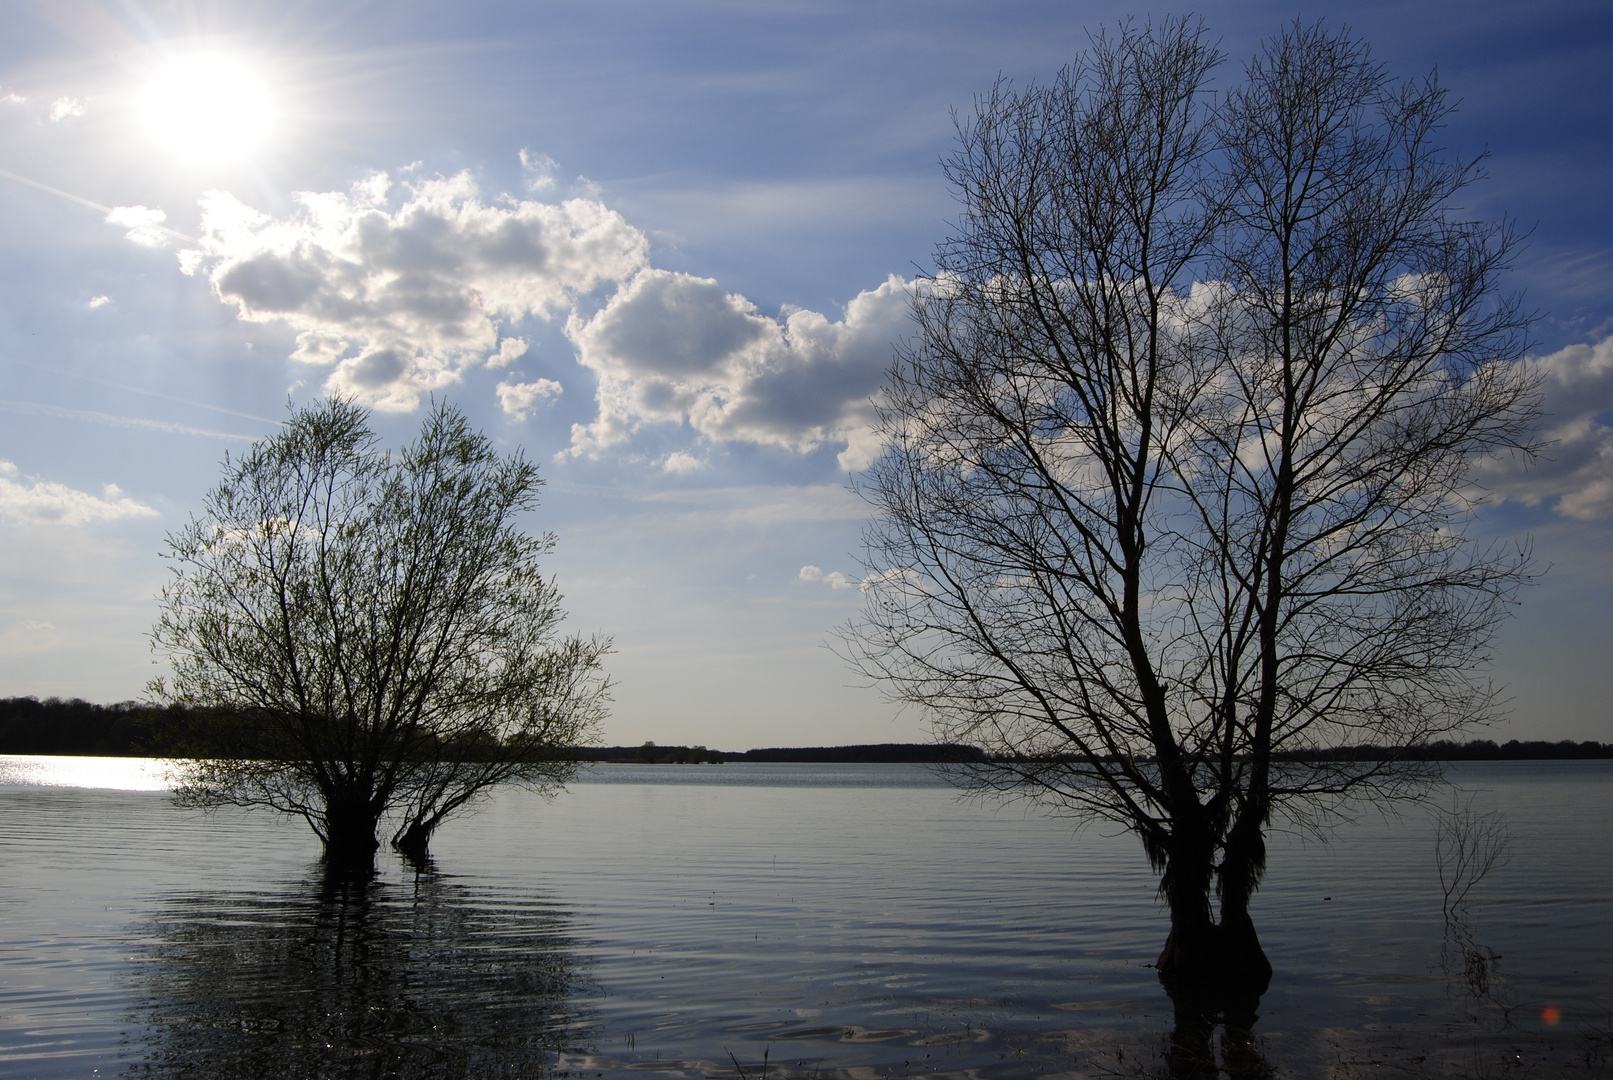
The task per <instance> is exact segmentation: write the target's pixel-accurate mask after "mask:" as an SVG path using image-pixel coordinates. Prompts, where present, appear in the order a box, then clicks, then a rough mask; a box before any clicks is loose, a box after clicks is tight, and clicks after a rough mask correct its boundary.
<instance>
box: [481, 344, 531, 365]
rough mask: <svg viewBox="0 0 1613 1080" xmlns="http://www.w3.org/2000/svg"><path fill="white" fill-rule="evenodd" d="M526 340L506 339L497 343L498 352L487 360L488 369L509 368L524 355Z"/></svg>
mask: <svg viewBox="0 0 1613 1080" xmlns="http://www.w3.org/2000/svg"><path fill="white" fill-rule="evenodd" d="M526 350H527V342H526V338H518V337H507V338H504V339H503V340H502V341H500V342H499V343H498V352H496V353H494V354H493V355H491V356H489V357H488V358H487V366H488V367H490V368H501V367H509V366H510V365H511V364H513V363H515V362H516V361H517V360H519V359H521V357H523V356H525V355H526Z"/></svg>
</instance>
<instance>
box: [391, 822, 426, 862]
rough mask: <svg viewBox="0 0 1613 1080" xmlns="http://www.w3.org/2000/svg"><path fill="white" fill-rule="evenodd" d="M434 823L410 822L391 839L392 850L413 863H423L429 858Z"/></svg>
mask: <svg viewBox="0 0 1613 1080" xmlns="http://www.w3.org/2000/svg"><path fill="white" fill-rule="evenodd" d="M436 824H437V823H436V822H434V821H432V822H425V821H411V822H409V824H408V825H406V826H404V827H403V828H402V829H399V830H398V834H397V835H396V836H394V837H393V838H392V848H393V850H394V851H396V852H398V854H400V855H402V856H403V857H404V858H406V859H408V860H409V861H410V862H413V863H423V862H425V861H426V859H427V858H428V857H429V856H430V854H431V853H430V851H429V847H430V844H431V834H432V832H433V831H434V830H435V828H436Z"/></svg>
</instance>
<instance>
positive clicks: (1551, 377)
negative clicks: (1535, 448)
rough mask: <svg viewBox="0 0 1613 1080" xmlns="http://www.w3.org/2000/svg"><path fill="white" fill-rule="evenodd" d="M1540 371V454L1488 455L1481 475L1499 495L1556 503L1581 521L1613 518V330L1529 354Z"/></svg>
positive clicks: (1563, 512)
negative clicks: (1599, 337) (1526, 457)
mask: <svg viewBox="0 0 1613 1080" xmlns="http://www.w3.org/2000/svg"><path fill="white" fill-rule="evenodd" d="M1526 362H1527V363H1530V364H1532V365H1534V366H1535V368H1536V370H1537V371H1538V372H1539V373H1540V375H1541V377H1542V383H1543V385H1542V389H1543V391H1544V397H1543V401H1542V406H1543V409H1544V412H1545V418H1544V420H1543V422H1542V424H1541V432H1540V434H1541V438H1542V439H1543V440H1544V441H1545V442H1546V446H1545V448H1544V452H1543V454H1542V455H1541V457H1540V458H1539V459H1537V460H1535V461H1534V462H1527V461H1524V460H1522V459H1519V458H1515V457H1503V458H1499V459H1496V460H1492V461H1486V462H1484V463H1483V464H1482V466H1481V467H1480V469H1479V470H1478V473H1477V476H1476V479H1477V480H1478V482H1479V483H1480V484H1481V485H1482V486H1483V487H1484V488H1486V489H1488V490H1489V491H1490V492H1492V493H1493V495H1494V496H1495V498H1496V500H1497V501H1505V500H1509V499H1510V500H1513V501H1516V502H1521V503H1523V504H1524V505H1526V506H1539V505H1541V504H1542V503H1550V504H1552V507H1553V509H1555V510H1556V512H1557V513H1558V514H1560V515H1562V516H1563V517H1567V518H1574V519H1576V520H1579V521H1596V520H1603V519H1607V518H1613V424H1610V421H1613V337H1610V338H1604V339H1602V340H1601V341H1600V342H1597V343H1596V344H1594V345H1570V346H1568V347H1567V348H1565V349H1559V350H1558V351H1557V352H1554V353H1551V354H1550V355H1547V356H1542V357H1538V358H1535V359H1531V360H1529V361H1526Z"/></svg>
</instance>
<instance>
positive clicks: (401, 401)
mask: <svg viewBox="0 0 1613 1080" xmlns="http://www.w3.org/2000/svg"><path fill="white" fill-rule="evenodd" d="M296 202H297V209H296V211H295V212H294V213H293V214H292V215H290V216H289V217H288V218H286V219H284V220H278V219H275V218H273V217H270V216H269V215H267V214H264V213H261V212H259V211H257V210H255V209H253V208H251V207H249V206H247V205H246V204H244V203H242V202H241V201H240V200H239V199H237V198H235V197H234V196H233V195H230V194H228V193H227V192H219V191H215V192H210V193H208V194H207V195H206V196H205V197H204V198H203V200H202V242H201V244H200V246H199V247H198V248H196V249H193V250H191V251H187V252H184V253H181V263H180V265H181V269H183V270H185V271H186V272H187V273H196V272H200V271H202V270H204V269H205V272H206V273H207V276H208V279H209V280H210V281H211V283H212V286H213V289H214V291H215V293H216V294H217V295H218V297H219V298H220V299H221V300H223V301H224V302H226V303H229V304H233V305H235V307H236V308H237V311H238V313H239V316H240V317H241V318H242V319H245V320H249V321H253V322H275V321H278V322H283V323H286V324H288V325H290V326H292V327H293V328H295V329H296V330H297V331H298V336H297V348H296V351H295V352H293V353H292V356H293V358H294V359H296V360H300V361H303V362H304V363H308V364H315V365H320V366H324V367H328V368H330V369H331V373H330V375H329V376H328V377H327V379H326V381H325V390H326V392H327V393H343V394H348V395H351V396H354V397H356V398H358V399H360V400H362V401H365V402H367V403H369V404H372V405H374V406H375V407H377V408H381V409H388V410H394V411H407V410H409V409H413V408H415V407H416V406H417V405H418V404H419V400H420V397H421V395H422V394H424V393H426V392H429V391H431V390H434V389H437V388H440V387H443V386H446V385H448V384H450V383H453V382H455V381H457V380H458V379H459V377H460V373H461V372H462V371H463V370H464V369H465V368H466V367H468V366H470V365H472V364H476V363H482V362H485V361H487V360H488V359H489V358H492V359H493V362H494V363H495V364H498V363H508V362H509V361H510V360H512V359H514V358H515V356H517V355H519V354H520V353H521V352H523V351H524V350H525V347H526V343H525V342H524V341H519V339H516V342H517V343H516V344H515V345H508V344H505V343H504V342H501V341H500V332H501V329H502V328H503V327H504V326H507V325H508V324H509V323H511V322H514V321H517V320H520V319H523V318H526V317H528V316H535V317H538V318H542V319H549V318H553V317H555V316H556V315H559V314H561V313H564V312H567V311H569V310H570V309H571V307H572V304H573V303H574V302H575V301H576V299H577V298H578V297H579V296H583V295H586V294H588V293H590V292H592V291H593V290H595V289H598V288H600V287H602V286H607V285H611V284H614V283H615V282H618V281H622V280H625V279H627V278H629V277H631V276H632V275H633V274H634V273H635V272H636V271H638V270H639V269H641V268H642V267H644V266H645V265H646V264H647V261H648V252H649V245H648V241H647V239H646V238H645V236H644V234H643V233H642V232H641V231H640V230H638V229H636V228H634V227H633V226H631V225H629V224H628V223H627V221H626V220H625V219H623V218H622V216H621V215H620V214H618V213H616V212H615V211H613V210H610V209H608V208H606V207H605V206H604V205H602V204H600V203H598V202H596V201H591V200H588V199H568V200H565V201H563V202H560V203H558V204H552V203H543V202H537V201H531V200H515V199H506V200H504V201H503V202H502V203H501V204H499V205H489V204H488V203H485V202H483V201H482V199H481V197H480V193H479V191H478V189H477V186H476V184H475V182H474V181H473V180H472V179H471V177H470V176H469V175H468V174H464V173H461V174H459V175H457V176H452V177H435V178H428V179H422V180H410V181H407V182H400V183H394V182H393V181H392V180H391V179H390V178H389V177H388V176H386V175H385V174H382V173H377V174H375V175H373V176H371V177H369V178H367V179H366V180H364V181H362V182H360V183H359V184H357V185H355V186H354V187H353V189H352V190H351V191H349V192H345V193H343V192H323V193H308V192H304V193H302V194H300V195H298V196H296ZM507 340H508V339H507ZM516 385H519V384H516ZM532 385H536V384H532Z"/></svg>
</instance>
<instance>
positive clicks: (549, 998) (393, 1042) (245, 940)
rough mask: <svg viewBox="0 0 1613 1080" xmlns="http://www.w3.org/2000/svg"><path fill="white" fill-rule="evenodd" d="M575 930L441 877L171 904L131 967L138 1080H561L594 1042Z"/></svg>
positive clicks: (562, 919)
mask: <svg viewBox="0 0 1613 1080" xmlns="http://www.w3.org/2000/svg"><path fill="white" fill-rule="evenodd" d="M568 924H569V916H568V915H567V914H566V913H564V912H562V911H559V910H556V909H555V908H553V907H552V906H549V905H547V904H545V903H543V902H542V901H535V900H533V899H531V898H530V897H518V896H514V895H509V894H502V893H499V892H497V891H496V890H491V889H485V888H471V887H467V886H465V885H463V884H460V883H458V882H456V881H454V880H453V879H452V878H449V877H445V876H443V875H441V874H438V873H435V872H433V871H432V869H431V868H430V867H429V866H428V867H426V868H423V869H422V870H420V871H419V872H418V873H415V874H413V875H412V877H409V878H406V879H405V880H404V881H403V882H402V883H387V882H383V881H378V880H374V879H370V880H354V879H337V878H331V877H328V876H326V875H323V874H321V873H319V872H317V871H316V872H314V873H313V874H311V875H310V878H309V880H306V881H303V882H298V883H296V884H294V885H291V886H288V887H286V888H284V889H282V890H280V891H278V892H274V893H267V894H260V893H244V894H210V893H190V894H185V895H180V896H176V897H173V898H170V899H169V900H167V901H166V902H165V903H164V905H163V910H162V911H161V913H160V914H159V915H158V917H157V919H156V920H155V922H154V923H153V925H151V926H150V927H148V928H147V930H148V940H149V942H150V944H149V945H147V946H146V948H145V949H144V950H143V953H142V954H141V955H137V956H136V957H135V960H136V963H135V964H134V965H133V969H134V971H135V972H136V975H135V977H136V978H137V979H138V980H139V982H140V985H139V986H138V987H137V988H136V992H137V994H138V997H139V999H140V1000H141V1001H142V1002H143V1004H142V1005H141V1006H140V1008H139V1012H138V1014H137V1016H136V1017H135V1021H136V1023H137V1024H139V1025H140V1028H141V1029H142V1030H141V1036H140V1037H141V1039H142V1041H143V1046H141V1047H140V1049H139V1051H136V1055H137V1056H138V1057H139V1060H137V1061H135V1062H133V1063H132V1064H131V1066H130V1067H129V1069H128V1071H127V1075H130V1076H155V1077H171V1078H176V1080H177V1078H182V1077H197V1078H203V1077H206V1078H213V1077H220V1076H229V1077H234V1078H241V1080H260V1078H270V1077H288V1078H290V1077H296V1078H299V1080H304V1078H309V1077H331V1078H349V1077H354V1078H357V1077H399V1078H413V1077H431V1078H439V1077H440V1078H445V1080H446V1078H458V1077H464V1078H466V1080H469V1078H472V1077H474V1078H482V1077H538V1076H544V1075H548V1074H549V1073H551V1072H553V1071H554V1068H555V1064H556V1061H557V1060H560V1059H563V1057H564V1055H566V1054H569V1053H576V1052H582V1051H584V1050H586V1049H587V1048H588V1047H589V1045H590V1044H591V1043H592V1042H593V1041H594V1033H593V1025H592V1020H591V1017H590V1010H589V1008H588V1006H587V1004H586V1001H585V1000H584V999H585V998H586V996H587V986H586V984H585V983H584V975H585V970H586V967H587V960H586V958H585V957H583V956H581V955H580V954H579V953H578V951H577V948H576V943H575V942H574V941H573V940H572V939H571V938H570V936H569V925H568ZM131 1056H135V1055H131Z"/></svg>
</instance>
